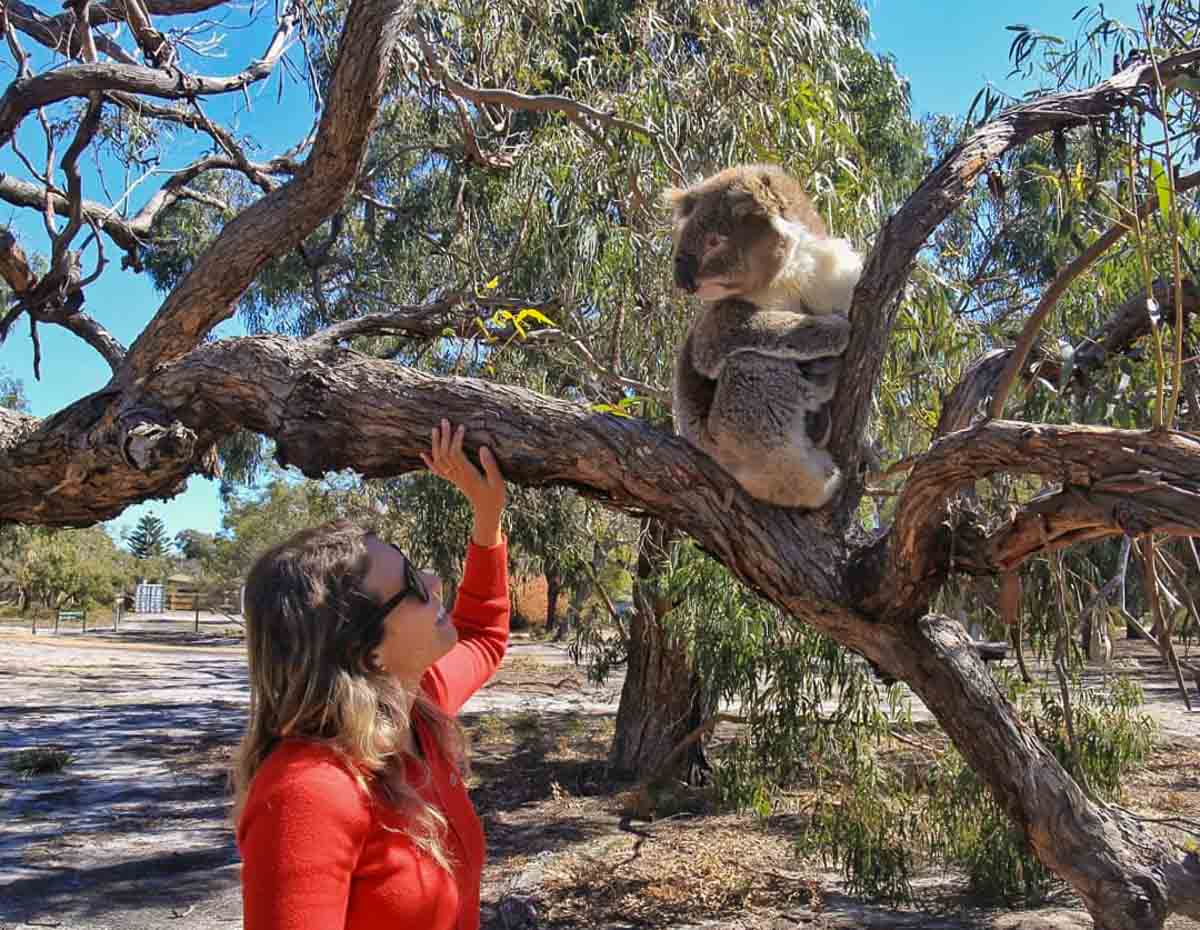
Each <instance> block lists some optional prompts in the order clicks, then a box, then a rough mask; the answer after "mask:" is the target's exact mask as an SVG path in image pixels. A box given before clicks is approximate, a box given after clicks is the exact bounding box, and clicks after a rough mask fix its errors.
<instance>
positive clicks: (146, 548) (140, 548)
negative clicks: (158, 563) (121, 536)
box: [128, 513, 167, 559]
mask: <svg viewBox="0 0 1200 930" xmlns="http://www.w3.org/2000/svg"><path fill="white" fill-rule="evenodd" d="M128 543H129V551H130V552H132V553H133V556H134V558H136V559H161V558H162V557H163V556H165V555H166V554H167V528H166V526H165V524H164V523H163V522H162V518H160V517H158V516H156V515H155V514H152V513H148V514H144V515H143V516H142V517H141V518H140V519H139V520H138V522H137V526H135V527H134V528H133V531H132V532H131V533H130V534H129V540H128Z"/></svg>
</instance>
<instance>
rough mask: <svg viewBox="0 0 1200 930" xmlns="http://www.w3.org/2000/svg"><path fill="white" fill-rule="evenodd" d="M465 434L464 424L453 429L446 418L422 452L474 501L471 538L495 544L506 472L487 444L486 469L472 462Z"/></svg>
mask: <svg viewBox="0 0 1200 930" xmlns="http://www.w3.org/2000/svg"><path fill="white" fill-rule="evenodd" d="M465 434H466V428H465V427H463V426H459V427H458V428H457V429H451V427H450V421H449V420H447V419H445V418H443V419H442V425H441V426H440V427H437V426H435V427H434V428H433V429H432V430H430V444H429V446H430V448H429V454H428V455H426V454H425V453H424V452H422V453H421V461H423V462H424V463H425V467H426V468H428V469H429V470H430V471H431V472H433V473H434V474H435V475H437V476H438V477H439V478H445V479H446V480H447V481H449V482H450V483H451V484H452V485H454V486H455V487H456V488H458V489H459V490H460V491H462V492H463V495H464V496H465V497H466V499H467V501H468V502H469V503H470V504H471V510H472V511H473V512H474V514H475V525H474V527H473V528H472V530H471V539H472V541H474V543H475V544H476V545H478V546H495V545H498V544H499V543H500V540H501V535H500V514H501V512H502V511H503V510H504V505H505V503H506V502H507V500H508V492H507V490H506V489H505V484H504V476H503V475H501V474H500V469H499V467H498V466H497V465H496V458H495V456H493V455H492V450H491V449H489V448H488V447H487V446H480V447H479V461H480V462H481V463H482V464H483V471H482V472H480V470H479V469H478V468H476V467H475V466H474V465H472V464H471V462H470V460H468V459H467V457H466V455H465V454H464V453H463V447H462V444H463V436H464V435H465Z"/></svg>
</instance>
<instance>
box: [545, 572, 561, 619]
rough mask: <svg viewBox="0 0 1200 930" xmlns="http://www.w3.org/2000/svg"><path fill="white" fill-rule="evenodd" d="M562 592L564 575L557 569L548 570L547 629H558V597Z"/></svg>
mask: <svg viewBox="0 0 1200 930" xmlns="http://www.w3.org/2000/svg"><path fill="white" fill-rule="evenodd" d="M561 592H562V574H561V573H560V572H559V571H558V569H557V567H549V568H547V569H546V629H547V630H553V629H556V628H557V627H558V596H559V594H560V593H561Z"/></svg>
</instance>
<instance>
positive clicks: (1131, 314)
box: [935, 280, 1200, 436]
mask: <svg viewBox="0 0 1200 930" xmlns="http://www.w3.org/2000/svg"><path fill="white" fill-rule="evenodd" d="M1172 292H1173V288H1172V287H1171V286H1170V285H1169V284H1168V283H1167V282H1165V281H1156V282H1155V284H1154V299H1155V300H1156V301H1158V302H1159V304H1160V305H1162V306H1165V305H1166V304H1167V302H1169V301H1171V300H1172V298H1173V293H1172ZM1183 310H1184V316H1185V319H1191V318H1192V316H1193V315H1194V314H1195V313H1196V312H1197V310H1200V289H1198V288H1197V286H1196V284H1195V282H1193V281H1191V280H1186V281H1184V282H1183ZM1163 322H1164V323H1165V324H1167V325H1169V326H1174V325H1175V318H1174V315H1171V316H1166V317H1164V318H1163ZM1149 333H1150V313H1149V310H1148V309H1147V307H1146V294H1145V293H1144V292H1143V293H1140V294H1137V295H1136V296H1134V297H1131V298H1130V299H1129V300H1127V301H1125V303H1123V304H1122V305H1121V306H1120V307H1118V308H1117V309H1116V311H1114V313H1113V315H1112V316H1111V317H1110V318H1109V319H1108V320H1107V321H1106V322H1105V324H1104V326H1102V327H1101V328H1100V330H1099V331H1098V332H1097V333H1095V334H1094V335H1092V336H1089V337H1088V338H1087V339H1085V340H1084V341H1083V342H1082V344H1080V346H1079V347H1078V348H1077V349H1076V350H1075V358H1074V366H1073V367H1072V370H1071V381H1072V382H1074V383H1078V384H1083V385H1084V386H1085V387H1086V385H1087V381H1088V377H1089V376H1090V375H1091V374H1092V373H1093V372H1094V371H1096V370H1097V369H1098V368H1100V367H1101V366H1103V365H1104V364H1106V363H1107V361H1108V360H1109V359H1110V358H1111V357H1112V356H1114V355H1120V354H1123V353H1125V352H1128V351H1129V349H1130V348H1132V346H1133V345H1134V344H1135V343H1136V342H1137V341H1138V340H1139V339H1141V338H1142V337H1143V336H1146V335H1149ZM1015 351H1016V350H1015V349H1012V348H1008V349H992V350H991V351H990V352H987V353H986V354H984V355H982V356H981V357H980V358H978V359H977V360H976V361H975V362H973V363H972V364H971V365H970V366H969V367H968V368H967V370H966V371H965V372H964V373H963V377H962V380H961V381H959V383H958V384H957V385H955V387H954V390H953V391H951V392H950V395H949V396H948V397H947V398H946V400H945V401H944V402H943V404H942V412H941V416H940V417H939V418H938V425H937V429H936V431H935V435H936V436H945V435H947V434H949V433H953V432H955V431H956V430H960V429H966V428H967V427H968V426H969V425H970V424H971V421H972V420H973V419H975V417H976V416H982V415H984V414H986V413H987V410H988V408H989V406H991V404H992V399H993V398H994V397H995V396H996V393H997V391H998V390H999V387H998V386H999V384H1000V382H1001V379H1002V377H1003V376H1004V374H1005V372H1006V371H1007V370H1008V366H1009V365H1010V364H1011V359H1012V358H1013V356H1014V352H1015ZM1035 366H1036V368H1037V370H1038V373H1039V374H1041V375H1042V376H1044V377H1048V378H1049V379H1050V380H1051V381H1057V380H1058V373H1059V371H1060V370H1061V361H1060V360H1059V359H1057V358H1050V357H1047V356H1045V355H1041V356H1039V357H1037V358H1035V359H1033V360H1030V359H1029V358H1028V357H1027V358H1026V359H1025V369H1026V370H1025V374H1028V373H1029V372H1030V370H1031V369H1033V368H1034V367H1035Z"/></svg>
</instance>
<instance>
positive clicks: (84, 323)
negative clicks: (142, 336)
mask: <svg viewBox="0 0 1200 930" xmlns="http://www.w3.org/2000/svg"><path fill="white" fill-rule="evenodd" d="M37 317H38V319H39V320H41V321H42V322H47V323H57V324H58V325H59V326H61V327H63V328H64V329H67V330H70V331H71V332H73V333H74V334H75V335H76V336H78V337H79V338H80V339H82V340H83V341H84V342H86V343H87V344H88V345H90V346H91V347H92V348H93V349H95V350H96V351H97V352H99V353H100V355H101V357H103V359H104V360H105V361H106V362H108V367H109V368H111V369H112V370H113V374H116V372H117V371H118V369H120V367H121V362H122V361H124V359H125V347H124V346H123V345H121V343H120V342H119V341H118V340H117V339H116V338H114V337H113V335H112V334H111V333H110V332H109V331H108V330H106V329H105V328H104V327H103V326H101V325H100V324H99V323H98V322H96V320H94V319H92V318H91V317H90V316H88V315H87V314H86V313H84V312H83V311H82V310H76V311H74V312H69V311H66V310H57V311H53V312H47V313H38V314H37Z"/></svg>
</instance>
